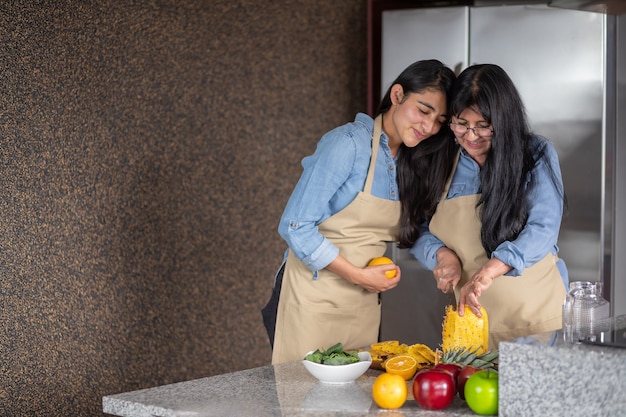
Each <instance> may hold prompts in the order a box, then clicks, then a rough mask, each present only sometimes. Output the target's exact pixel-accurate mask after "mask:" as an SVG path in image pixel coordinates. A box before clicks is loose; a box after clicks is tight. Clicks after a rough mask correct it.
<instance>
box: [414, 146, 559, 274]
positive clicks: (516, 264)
mask: <svg viewBox="0 0 626 417" xmlns="http://www.w3.org/2000/svg"><path fill="white" fill-rule="evenodd" d="M533 143H534V146H535V149H539V147H540V146H542V145H543V144H544V143H547V148H546V155H547V161H548V163H549V164H550V166H551V167H552V171H553V172H554V174H555V176H556V179H557V180H558V187H559V189H556V188H555V186H554V184H553V182H552V179H551V173H550V170H549V169H548V167H547V166H546V159H542V160H540V161H539V162H538V163H537V165H536V166H535V168H534V169H533V172H532V175H533V176H534V177H535V179H536V182H537V183H536V187H535V189H534V191H533V193H532V195H531V196H530V201H531V202H532V205H531V207H530V212H529V213H528V220H527V222H526V227H524V229H523V230H522V232H521V233H520V234H519V236H518V237H517V239H515V240H513V241H506V242H502V243H501V244H500V245H499V246H498V247H497V248H496V250H495V251H493V253H491V257H492V258H493V257H496V258H498V259H500V260H501V261H502V262H504V263H505V264H507V265H509V266H511V267H513V269H512V270H511V271H509V272H508V273H507V274H506V275H509V276H519V275H521V274H522V272H523V271H524V269H525V268H527V267H529V266H531V265H533V264H535V263H536V262H538V261H540V260H541V259H543V258H544V257H545V256H546V255H547V254H548V252H551V253H552V254H556V253H557V252H558V250H559V249H558V246H557V239H558V236H559V230H560V227H561V218H562V215H563V200H562V198H561V194H562V190H563V180H562V178H561V168H560V166H559V158H558V155H557V153H556V149H554V146H553V145H552V144H551V143H550V142H549V141H548V140H547V139H545V138H543V137H540V136H535V137H534V138H533ZM479 174H480V168H479V166H478V164H477V163H476V162H475V161H474V160H473V159H472V158H471V157H470V156H469V155H467V153H465V151H463V150H461V156H460V158H459V163H458V165H457V167H456V172H455V173H454V177H453V178H452V183H451V184H450V190H449V192H448V196H447V197H446V198H447V199H450V198H454V197H460V196H464V195H470V194H477V193H478V192H479V189H480V176H479ZM442 246H444V244H443V243H442V242H441V241H440V240H439V239H438V238H437V237H436V236H434V235H433V234H432V233H430V231H429V230H428V225H426V224H425V225H424V227H423V228H422V233H421V235H420V238H419V239H418V240H417V242H415V245H414V246H413V248H411V249H410V250H409V252H410V253H412V254H413V255H414V256H415V257H416V258H417V260H418V261H419V262H420V263H421V264H422V265H423V266H425V267H426V268H428V269H430V270H433V269H434V268H435V267H436V266H437V250H439V248H441V247H442ZM558 268H559V271H560V272H561V277H562V278H563V281H564V283H565V284H566V285H567V282H568V274H567V268H566V267H565V263H564V262H563V261H562V260H559V262H558Z"/></svg>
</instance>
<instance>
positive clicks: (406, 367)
mask: <svg viewBox="0 0 626 417" xmlns="http://www.w3.org/2000/svg"><path fill="white" fill-rule="evenodd" d="M383 365H384V367H385V371H387V373H389V374H393V375H400V376H401V377H402V378H404V379H405V380H406V381H408V380H409V379H411V378H413V376H414V375H415V372H417V360H415V358H414V357H413V356H410V355H398V356H394V357H392V358H389V359H387V361H386V362H385V363H384V364H383Z"/></svg>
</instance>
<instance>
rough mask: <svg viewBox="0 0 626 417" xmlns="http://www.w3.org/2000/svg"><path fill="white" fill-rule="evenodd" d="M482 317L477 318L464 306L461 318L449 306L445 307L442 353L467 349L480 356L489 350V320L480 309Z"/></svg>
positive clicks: (483, 310) (482, 309)
mask: <svg viewBox="0 0 626 417" xmlns="http://www.w3.org/2000/svg"><path fill="white" fill-rule="evenodd" d="M480 312H481V314H482V317H480V318H479V317H477V316H476V315H475V314H474V313H473V312H472V310H471V309H470V308H469V307H468V306H465V314H464V315H463V317H461V316H459V313H458V312H457V311H455V310H454V309H453V307H452V306H451V305H449V306H448V307H446V316H445V317H444V319H443V332H442V334H441V342H442V343H441V349H442V350H443V352H444V353H445V352H448V351H452V350H456V349H458V348H464V349H469V350H472V351H475V352H476V354H478V355H481V354H483V353H485V352H486V351H487V349H488V348H489V319H488V318H487V312H486V311H485V309H484V308H483V307H481V308H480Z"/></svg>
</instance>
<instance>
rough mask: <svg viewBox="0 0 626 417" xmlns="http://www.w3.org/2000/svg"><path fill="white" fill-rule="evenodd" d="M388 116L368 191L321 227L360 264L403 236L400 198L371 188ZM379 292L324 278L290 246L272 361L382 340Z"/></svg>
mask: <svg viewBox="0 0 626 417" xmlns="http://www.w3.org/2000/svg"><path fill="white" fill-rule="evenodd" d="M381 124H382V118H381V116H378V117H377V118H376V120H375V122H374V135H373V138H372V157H371V160H370V166H369V169H368V173H367V179H366V181H365V187H364V189H363V191H362V192H359V194H358V195H357V196H356V197H355V199H354V200H353V201H352V202H351V203H350V204H349V205H348V206H347V207H346V208H344V209H343V210H341V211H340V212H338V213H335V214H334V215H332V216H331V217H329V218H328V219H326V220H324V221H323V222H322V223H321V224H320V225H319V227H318V229H319V231H320V233H321V234H323V235H324V236H325V237H326V238H328V239H329V240H330V241H331V242H332V243H333V244H334V245H335V246H336V247H337V248H338V249H339V254H340V255H341V256H343V257H344V258H346V259H347V260H348V261H350V262H351V263H352V264H353V265H356V266H359V267H361V266H363V267H364V266H366V265H367V263H368V262H369V261H370V260H371V259H372V258H374V257H376V256H381V255H383V254H384V253H385V250H386V243H385V242H387V241H395V240H397V235H398V225H399V221H400V202H399V201H391V200H386V199H383V198H378V197H375V196H373V195H372V194H371V191H372V183H373V180H374V169H375V167H376V156H377V154H378V145H379V142H380V131H381ZM380 312H381V310H380V303H379V300H378V294H376V293H370V292H369V291H367V290H365V289H364V288H363V287H361V286H358V285H355V284H352V283H350V282H348V281H347V280H346V279H344V278H342V277H340V276H339V275H336V274H333V273H332V272H330V271H328V270H326V269H323V270H321V271H318V278H317V279H315V280H314V279H313V272H312V271H311V270H310V269H309V268H308V267H307V266H306V265H304V264H303V263H302V262H301V261H300V260H299V259H298V258H296V257H295V256H294V254H293V253H292V252H291V251H289V255H288V258H287V263H286V265H285V274H284V276H283V284H282V289H281V294H280V301H279V303H278V315H277V317H276V332H275V340H274V349H273V352H272V364H277V363H281V362H286V361H291V360H296V359H302V358H303V357H304V355H305V354H306V353H307V352H308V351H311V350H315V349H318V348H328V347H330V346H332V345H333V344H335V343H337V342H341V343H343V345H344V347H345V348H348V349H354V348H359V347H363V346H368V345H369V344H371V343H375V342H376V341H377V340H378V329H379V326H380Z"/></svg>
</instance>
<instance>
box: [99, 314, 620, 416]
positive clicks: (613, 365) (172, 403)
mask: <svg viewBox="0 0 626 417" xmlns="http://www.w3.org/2000/svg"><path fill="white" fill-rule="evenodd" d="M623 320H626V316H625V317H624V318H623ZM625 331H626V330H625ZM562 339H563V336H562V334H561V333H560V332H556V333H550V334H544V335H537V336H534V337H531V338H525V339H524V340H518V341H516V342H515V343H513V342H504V343H501V344H500V366H499V387H500V390H499V391H500V392H499V394H500V395H499V415H500V416H514V417H524V416H529V417H536V416H538V415H545V416H547V415H549V416H567V417H569V416H572V415H580V416H583V415H584V416H586V417H589V416H624V415H626V384H624V381H625V380H626V349H620V348H614V347H599V346H590V345H582V344H574V345H569V344H564V343H563V342H562ZM380 373H381V371H378V370H374V369H370V370H368V371H367V372H366V373H365V374H364V375H362V376H361V377H359V378H358V379H357V380H356V381H355V382H353V383H350V384H344V385H331V384H324V383H321V382H318V381H317V380H316V379H315V378H314V377H313V376H311V375H310V374H309V373H308V371H307V370H306V369H305V368H304V366H303V365H302V363H301V362H300V361H295V362H288V363H284V364H280V365H275V366H264V367H259V368H254V369H248V370H243V371H239V372H233V373H229V374H224V375H217V376H211V377H207V378H201V379H197V380H192V381H186V382H180V383H176V384H170V385H164V386H160V387H155V388H149V389H144V390H138V391H133V392H126V393H121V394H115V395H108V396H105V397H104V398H103V401H102V402H103V411H104V412H105V413H107V414H112V415H116V416H123V417H165V416H168V417H169V416H172V417H174V416H180V417H182V416H184V417H192V416H193V417H209V416H221V417H226V416H237V417H247V416H250V417H252V416H254V417H265V416H289V417H306V416H316V417H326V416H386V417H417V416H439V417H456V416H472V415H475V414H474V413H473V412H472V411H471V410H470V409H469V407H468V406H467V404H466V403H465V402H464V401H462V400H461V399H460V398H458V397H456V398H455V400H454V402H453V404H452V405H451V406H450V407H448V408H447V409H445V410H441V411H427V410H424V409H422V408H420V407H419V406H418V405H417V403H416V402H415V400H414V399H413V396H412V393H411V390H410V388H411V381H408V382H407V384H408V387H409V399H408V400H407V401H406V403H405V404H404V406H403V407H401V408H399V409H397V410H383V409H380V408H379V407H378V406H377V405H376V404H375V403H374V402H373V400H372V395H371V387H372V384H373V383H374V380H375V379H376V377H377V376H378V375H380Z"/></svg>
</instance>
